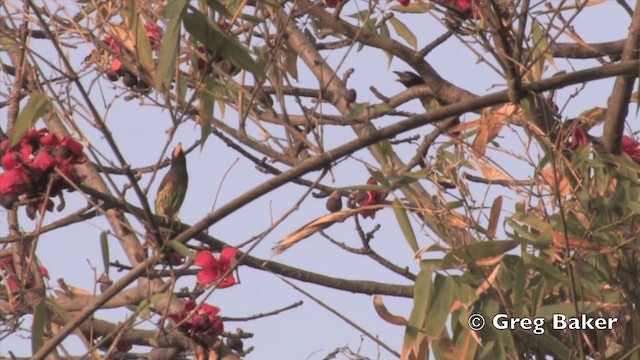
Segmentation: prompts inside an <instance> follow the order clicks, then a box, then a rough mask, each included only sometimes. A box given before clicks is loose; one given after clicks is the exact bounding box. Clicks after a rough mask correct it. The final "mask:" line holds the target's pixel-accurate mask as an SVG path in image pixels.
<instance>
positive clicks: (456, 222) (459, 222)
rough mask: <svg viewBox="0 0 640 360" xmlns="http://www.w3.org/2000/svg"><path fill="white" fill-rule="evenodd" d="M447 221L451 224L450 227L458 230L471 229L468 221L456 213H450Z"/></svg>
mask: <svg viewBox="0 0 640 360" xmlns="http://www.w3.org/2000/svg"><path fill="white" fill-rule="evenodd" d="M447 220H448V222H449V225H451V226H453V227H455V228H458V229H467V228H468V227H469V223H468V222H467V219H466V218H465V217H464V216H462V215H460V214H458V213H457V212H455V211H451V212H449V216H448V217H447Z"/></svg>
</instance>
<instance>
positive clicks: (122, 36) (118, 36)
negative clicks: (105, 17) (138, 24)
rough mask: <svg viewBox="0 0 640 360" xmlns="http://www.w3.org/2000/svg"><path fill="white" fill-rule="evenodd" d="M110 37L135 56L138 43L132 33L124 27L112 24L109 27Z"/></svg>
mask: <svg viewBox="0 0 640 360" xmlns="http://www.w3.org/2000/svg"><path fill="white" fill-rule="evenodd" d="M109 35H111V37H112V38H113V39H114V40H116V41H117V42H118V44H120V46H121V47H123V48H125V49H127V50H128V51H129V52H130V53H134V54H135V50H136V42H135V41H134V38H133V34H131V31H129V29H127V28H126V27H124V26H122V25H116V24H111V25H110V26H109Z"/></svg>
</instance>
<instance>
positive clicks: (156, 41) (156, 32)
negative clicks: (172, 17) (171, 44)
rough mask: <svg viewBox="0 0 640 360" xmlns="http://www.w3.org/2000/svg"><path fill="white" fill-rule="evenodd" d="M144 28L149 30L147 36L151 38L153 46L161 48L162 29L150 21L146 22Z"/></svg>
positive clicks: (156, 48)
mask: <svg viewBox="0 0 640 360" xmlns="http://www.w3.org/2000/svg"><path fill="white" fill-rule="evenodd" d="M144 29H145V30H146V31H147V37H148V38H149V42H150V43H151V47H152V48H154V49H155V50H160V39H161V38H162V29H161V28H160V27H159V26H158V25H156V24H154V23H152V22H148V23H146V24H144Z"/></svg>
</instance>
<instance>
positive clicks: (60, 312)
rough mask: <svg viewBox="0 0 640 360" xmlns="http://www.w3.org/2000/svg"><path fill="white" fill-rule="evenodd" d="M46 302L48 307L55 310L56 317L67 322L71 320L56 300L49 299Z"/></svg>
mask: <svg viewBox="0 0 640 360" xmlns="http://www.w3.org/2000/svg"><path fill="white" fill-rule="evenodd" d="M45 301H46V302H47V306H49V307H50V308H51V309H52V310H53V312H54V313H55V315H56V316H58V317H60V318H61V319H62V320H64V321H65V322H67V321H69V320H71V317H70V316H69V314H68V313H67V311H66V310H65V309H64V308H63V307H62V306H60V305H58V303H57V302H56V301H55V300H53V299H49V298H47V299H46V300H45Z"/></svg>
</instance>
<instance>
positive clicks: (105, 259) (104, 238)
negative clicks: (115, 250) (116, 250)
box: [100, 230, 111, 275]
mask: <svg viewBox="0 0 640 360" xmlns="http://www.w3.org/2000/svg"><path fill="white" fill-rule="evenodd" d="M100 250H102V264H103V265H104V273H105V274H107V275H109V263H110V262H111V261H110V257H109V230H105V231H103V232H101V233H100Z"/></svg>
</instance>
